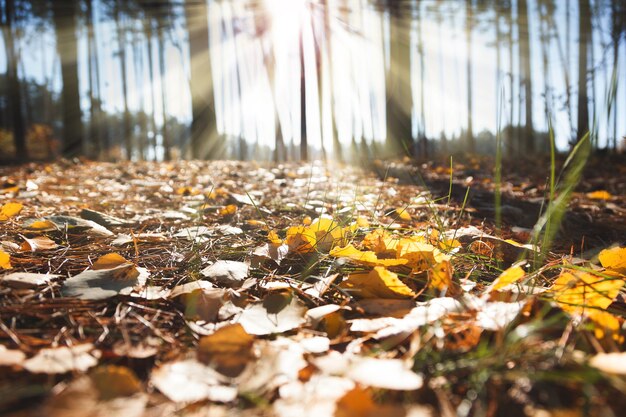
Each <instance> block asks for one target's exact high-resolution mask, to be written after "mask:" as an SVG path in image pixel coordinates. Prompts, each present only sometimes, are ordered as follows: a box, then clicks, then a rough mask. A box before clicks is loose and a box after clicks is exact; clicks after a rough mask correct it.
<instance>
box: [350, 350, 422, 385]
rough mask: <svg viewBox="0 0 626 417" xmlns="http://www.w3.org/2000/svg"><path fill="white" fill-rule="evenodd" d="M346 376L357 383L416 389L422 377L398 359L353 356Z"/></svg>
mask: <svg viewBox="0 0 626 417" xmlns="http://www.w3.org/2000/svg"><path fill="white" fill-rule="evenodd" d="M346 376H347V377H348V378H350V379H352V380H354V381H355V382H358V383H359V384H362V385H365V386H370V387H376V388H385V389H392V390H407V391H408V390H416V389H418V388H420V387H421V386H422V385H423V383H424V379H423V378H422V377H421V376H420V375H418V374H416V373H415V372H413V371H412V370H411V366H410V365H409V364H408V363H407V362H405V361H403V360H400V359H377V358H355V359H354V360H353V361H352V363H351V365H350V367H349V369H348V371H347V373H346Z"/></svg>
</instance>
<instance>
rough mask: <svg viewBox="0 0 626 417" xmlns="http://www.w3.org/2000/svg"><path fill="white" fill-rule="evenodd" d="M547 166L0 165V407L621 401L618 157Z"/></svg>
mask: <svg viewBox="0 0 626 417" xmlns="http://www.w3.org/2000/svg"><path fill="white" fill-rule="evenodd" d="M549 166H550V164H549V163H547V164H545V165H544V164H543V161H532V162H529V161H525V162H523V161H518V166H513V164H504V165H502V167H503V169H502V175H501V180H499V181H498V175H495V176H494V167H493V163H492V161H490V160H488V159H472V160H468V161H464V163H456V162H455V163H454V164H453V165H452V167H451V166H450V165H449V164H447V163H441V164H437V163H428V164H424V165H417V164H411V163H409V162H406V161H405V162H397V163H383V162H377V163H374V164H373V165H372V166H371V167H368V168H367V169H360V168H354V167H342V166H337V165H332V166H331V165H324V164H298V165H296V164H285V165H267V164H260V163H253V162H246V163H243V162H193V161H191V162H172V163H115V164H112V163H95V162H86V161H82V162H79V161H75V162H68V161H61V162H56V163H48V164H29V165H24V166H19V167H5V168H0V245H1V246H0V414H2V415H10V416H31V415H33V416H36V415H41V416H103V417H104V416H106V417H110V416H124V417H134V416H155V417H156V416H170V415H176V416H222V415H223V416H226V415H229V416H231V415H241V416H261V415H263V416H266V415H267V416H280V417H286V416H299V417H302V416H312V417H313V416H315V417H323V416H358V417H365V416H370V417H373V416H410V417H426V416H430V417H439V416H440V417H454V416H489V417H494V416H507V417H517V416H520V417H522V416H525V417H530V416H533V417H548V416H554V417H556V416H559V417H578V416H588V415H589V416H614V417H620V416H623V415H624V411H623V410H624V409H626V395H625V394H626V353H622V352H624V351H625V345H624V336H625V335H626V330H625V327H624V317H626V304H625V302H626V298H625V295H626V292H625V291H624V282H625V281H626V276H625V275H624V274H625V273H626V249H624V246H625V244H626V182H625V181H623V178H625V177H626V164H624V161H623V159H622V160H613V161H607V160H604V159H597V160H591V161H590V162H589V164H588V165H587V168H586V169H585V171H584V172H583V173H582V177H581V180H580V183H578V184H577V185H576V187H575V188H574V185H575V183H576V182H578V177H577V175H579V174H581V172H577V171H576V167H574V168H572V167H570V168H568V169H565V172H564V174H563V175H562V176H560V177H555V183H556V185H555V188H553V193H552V194H551V192H550V189H551V188H550V186H549V184H550V180H549V178H550V172H549V171H550V168H549ZM556 173H557V174H558V170H557V171H556ZM468 190H469V191H468ZM551 196H552V197H551ZM550 201H552V203H550ZM546 213H548V214H549V215H546ZM544 220H545V222H543V223H541V222H542V221H544ZM538 221H539V222H540V225H543V227H539V228H535V230H533V228H534V227H535V224H536V223H537V222H538ZM557 229H559V231H558V232H556V230H557Z"/></svg>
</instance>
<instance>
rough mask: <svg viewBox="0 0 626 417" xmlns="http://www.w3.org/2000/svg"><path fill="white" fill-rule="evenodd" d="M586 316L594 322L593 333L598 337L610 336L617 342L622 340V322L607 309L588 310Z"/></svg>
mask: <svg viewBox="0 0 626 417" xmlns="http://www.w3.org/2000/svg"><path fill="white" fill-rule="evenodd" d="M587 316H588V317H589V319H590V320H591V321H592V322H593V323H594V325H595V329H594V334H595V336H596V337H597V338H598V339H604V338H605V337H611V338H613V340H615V341H616V342H618V343H622V342H623V341H624V336H622V335H621V332H620V331H621V329H622V323H621V321H620V319H619V318H617V317H615V316H614V315H613V314H611V313H609V312H608V311H599V310H590V311H588V312H587Z"/></svg>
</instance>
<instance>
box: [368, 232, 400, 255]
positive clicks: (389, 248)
mask: <svg viewBox="0 0 626 417" xmlns="http://www.w3.org/2000/svg"><path fill="white" fill-rule="evenodd" d="M399 242H400V239H399V238H398V237H396V236H393V235H392V234H391V233H389V232H388V231H386V230H385V229H376V230H374V231H372V232H370V233H368V234H367V235H365V237H364V238H363V246H364V247H365V248H367V249H369V250H372V251H374V253H376V255H381V254H395V253H396V250H397V248H398V243H399Z"/></svg>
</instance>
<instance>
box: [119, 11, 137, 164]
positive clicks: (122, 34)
mask: <svg viewBox="0 0 626 417" xmlns="http://www.w3.org/2000/svg"><path fill="white" fill-rule="evenodd" d="M121 19H122V14H121V12H120V6H119V5H118V4H116V5H115V27H116V30H117V42H118V45H119V55H120V74H121V76H122V97H123V99H124V116H123V117H124V119H123V124H124V129H123V132H124V133H123V135H124V139H123V140H124V148H125V150H126V158H127V159H129V160H130V159H132V157H133V141H132V136H131V135H132V126H131V120H130V110H129V109H128V79H127V74H126V28H125V27H123V26H122V25H121V24H120V21H121Z"/></svg>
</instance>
